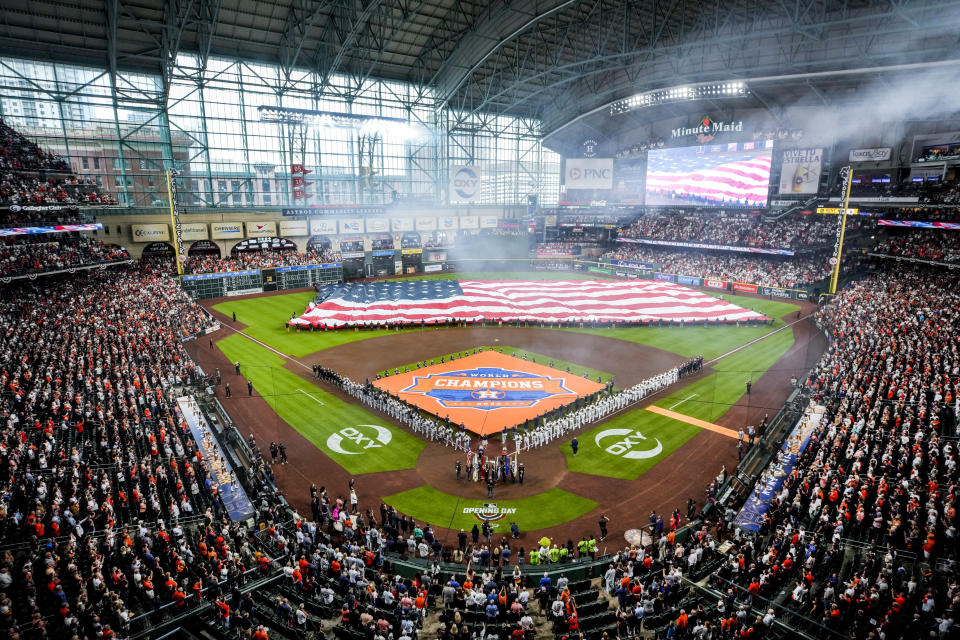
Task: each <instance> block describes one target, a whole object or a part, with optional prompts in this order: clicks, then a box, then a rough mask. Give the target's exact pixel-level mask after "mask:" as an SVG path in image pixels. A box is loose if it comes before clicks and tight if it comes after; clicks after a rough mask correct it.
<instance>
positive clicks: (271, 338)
mask: <svg viewBox="0 0 960 640" xmlns="http://www.w3.org/2000/svg"><path fill="white" fill-rule="evenodd" d="M442 275H444V277H453V276H452V275H447V274H442ZM468 275H471V274H461V277H464V278H465V277H466V276H468ZM505 275H506V274H505ZM509 275H520V274H512V273H511V274H509ZM314 297H315V295H314V293H312V292H310V291H305V292H301V293H288V294H284V295H279V296H266V297H263V298H249V299H246V300H230V301H227V302H222V303H220V304H218V305H215V306H214V309H216V310H217V311H219V312H221V313H223V314H226V315H227V316H229V315H230V314H231V313H236V314H237V321H238V322H241V323H243V324H245V325H247V328H246V329H245V330H244V333H246V334H247V335H249V336H251V337H252V338H256V339H257V340H260V341H261V342H263V343H265V344H268V345H270V346H271V347H273V348H274V349H277V350H279V351H281V352H283V353H285V354H287V355H290V356H292V357H295V358H301V357H303V356H306V355H309V354H311V353H315V352H317V351H322V350H324V349H329V348H331V347H336V346H339V345H342V344H347V343H350V342H355V341H357V340H367V339H369V338H377V337H381V336H385V335H391V334H394V333H397V332H398V331H383V330H379V329H377V330H373V331H360V330H351V329H345V330H339V331H317V332H313V331H301V332H300V333H297V332H296V330H290V331H289V332H288V331H287V330H286V328H285V327H284V325H285V324H286V322H287V321H288V320H289V319H290V315H291V313H293V312H297V313H298V314H299V313H302V312H303V311H304V310H305V309H306V306H307V303H309V302H311V301H312V300H313V299H314ZM724 298H725V299H726V300H729V301H730V302H732V303H734V304H738V305H741V306H744V307H750V308H753V309H754V310H756V311H759V312H760V313H763V314H765V315H768V316H771V317H779V316H783V315H786V314H790V313H793V312H795V311H797V310H798V309H799V307H798V306H797V305H794V304H790V303H787V302H780V301H777V300H765V299H760V298H745V297H743V296H724ZM781 326H783V321H782V320H777V321H776V322H775V323H774V324H773V326H770V325H764V326H759V327H746V326H744V327H683V328H680V327H659V328H658V327H646V328H642V327H629V328H625V329H574V328H568V329H563V330H564V331H570V332H573V333H589V334H592V335H598V336H604V337H607V338H616V339H618V340H626V341H627V342H636V343H640V344H645V345H648V346H651V347H656V348H658V349H663V350H664V351H669V352H671V353H676V354H678V355H680V356H683V357H684V358H694V357H696V356H698V355H702V356H703V357H704V358H706V359H707V360H710V359H712V358H715V357H717V356H720V355H723V354H724V353H727V352H728V351H731V350H733V349H735V348H737V347H738V346H740V345H741V344H744V343H747V342H749V341H751V340H754V339H756V338H759V337H761V336H764V335H766V334H767V333H769V332H770V331H773V330H775V329H777V328H778V327H781ZM444 330H446V328H439V329H437V328H433V329H402V330H400V331H405V332H416V331H420V332H422V331H444ZM444 355H445V354H444ZM438 357H439V356H438Z"/></svg>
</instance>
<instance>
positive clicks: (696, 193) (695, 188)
mask: <svg viewBox="0 0 960 640" xmlns="http://www.w3.org/2000/svg"><path fill="white" fill-rule="evenodd" d="M768 145H769V146H768ZM740 147H742V148H740ZM772 157H773V151H772V142H771V141H766V140H764V141H760V142H747V143H741V144H740V145H738V144H737V143H730V144H728V145H710V146H702V147H683V148H680V149H663V150H658V151H652V152H650V154H649V155H648V158H647V185H646V192H647V198H646V204H652V205H658V204H665V205H670V204H694V205H697V204H699V205H710V206H739V207H765V206H767V194H768V192H769V190H770V164H771V162H772Z"/></svg>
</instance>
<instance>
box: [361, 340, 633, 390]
mask: <svg viewBox="0 0 960 640" xmlns="http://www.w3.org/2000/svg"><path fill="white" fill-rule="evenodd" d="M480 348H482V349H483V350H484V351H491V350H496V351H499V352H500V353H503V354H504V355H508V356H514V357H517V358H522V357H523V356H524V355H526V356H527V357H528V358H531V361H532V362H536V363H537V364H542V365H544V366H546V367H553V368H554V369H558V370H559V371H564V370H566V369H567V368H569V369H570V372H571V373H573V374H575V375H578V376H581V377H584V378H589V379H590V380H592V381H596V380H597V379H598V378H599V380H600V382H606V381H607V380H609V379H610V378H612V377H613V374H610V373H607V372H605V371H600V370H598V369H590V368H589V367H584V366H583V365H582V364H577V363H575V362H567V361H566V360H558V359H557V358H554V357H552V356H548V355H544V354H542V353H535V352H533V351H530V350H528V349H518V348H516V347H507V346H501V345H494V346H491V345H483V346H482V347H480ZM452 355H456V356H457V357H458V358H459V357H461V356H466V355H469V353H467V352H465V351H458V352H456V353H455V354H453V353H443V354H440V355H436V356H434V355H431V356H425V357H424V359H423V361H429V360H433V361H434V364H438V363H439V362H440V358H447V359H448V360H449V359H450V356H452ZM421 362H422V361H421ZM551 363H552V364H551ZM416 368H417V363H416V362H413V363H407V364H402V365H398V366H396V367H390V368H389V369H384V370H383V371H378V372H377V373H378V374H380V375H381V376H383V377H387V376H392V375H395V374H394V370H395V369H399V370H400V371H401V372H402V371H403V370H404V369H409V370H410V371H413V370H414V369H416ZM614 388H616V387H614Z"/></svg>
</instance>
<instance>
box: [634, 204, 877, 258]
mask: <svg viewBox="0 0 960 640" xmlns="http://www.w3.org/2000/svg"><path fill="white" fill-rule="evenodd" d="M861 224H862V223H861V220H860V219H859V218H852V217H851V218H849V219H848V220H847V230H848V231H856V230H858V229H859V228H860V225H861ZM835 230H836V218H834V217H832V216H817V215H802V214H796V215H791V216H787V217H783V218H780V219H777V220H764V219H763V218H762V217H761V216H756V215H748V214H740V215H723V214H717V213H697V212H684V211H670V210H667V211H653V212H650V213H647V214H645V215H642V216H641V217H640V218H638V219H637V220H636V221H635V222H634V223H633V224H631V225H630V226H629V227H627V228H625V229H623V230H621V231H620V233H619V236H620V237H624V238H649V239H654V240H669V241H674V242H709V243H711V244H724V245H732V246H738V247H763V248H778V249H802V248H805V247H813V246H822V245H824V244H827V243H830V242H832V240H833V236H834V233H835Z"/></svg>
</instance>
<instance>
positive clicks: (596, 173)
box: [563, 158, 613, 189]
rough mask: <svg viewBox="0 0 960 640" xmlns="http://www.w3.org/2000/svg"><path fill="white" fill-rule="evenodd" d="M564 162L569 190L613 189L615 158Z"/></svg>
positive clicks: (571, 159)
mask: <svg viewBox="0 0 960 640" xmlns="http://www.w3.org/2000/svg"><path fill="white" fill-rule="evenodd" d="M564 162H565V165H566V166H565V169H564V173H563V176H564V185H565V186H566V188H567V189H612V188H613V158H567V159H566V160H565V161H564Z"/></svg>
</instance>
